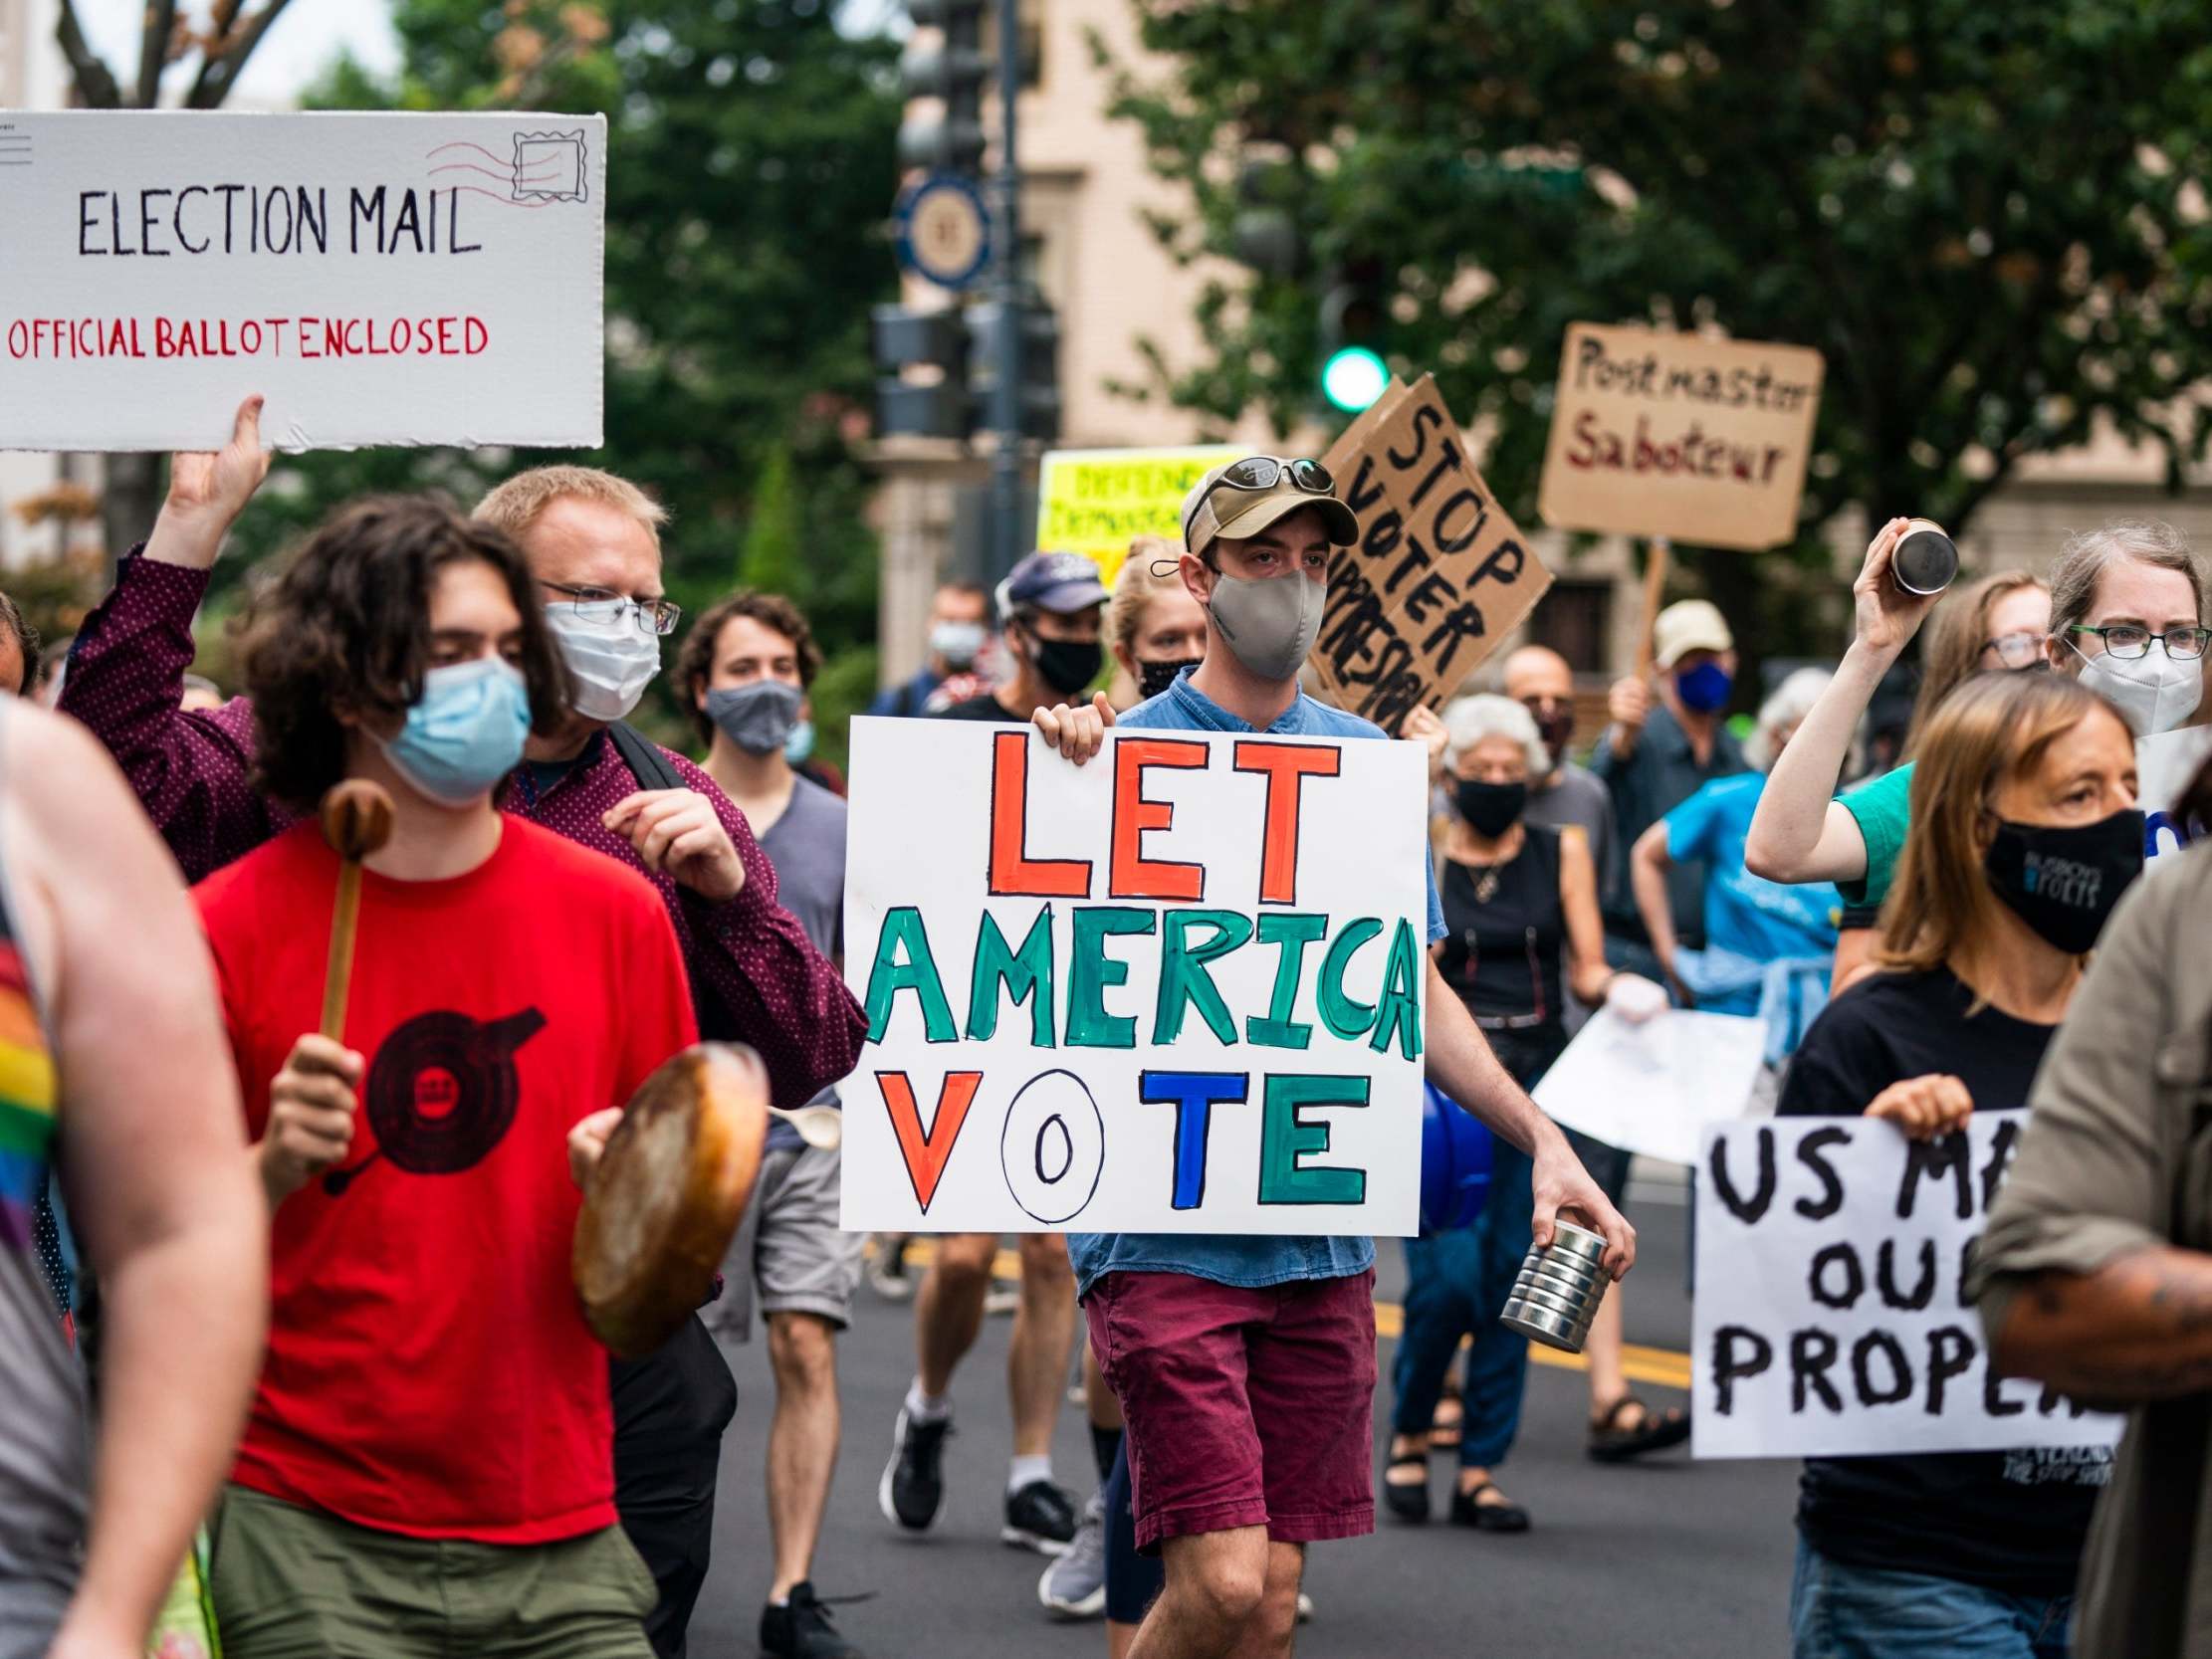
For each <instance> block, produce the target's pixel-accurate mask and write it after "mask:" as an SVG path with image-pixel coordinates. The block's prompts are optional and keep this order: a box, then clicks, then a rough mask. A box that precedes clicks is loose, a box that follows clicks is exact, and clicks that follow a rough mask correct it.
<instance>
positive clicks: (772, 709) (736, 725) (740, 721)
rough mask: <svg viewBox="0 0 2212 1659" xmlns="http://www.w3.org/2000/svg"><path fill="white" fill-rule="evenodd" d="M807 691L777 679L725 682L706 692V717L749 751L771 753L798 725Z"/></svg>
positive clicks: (750, 752)
mask: <svg viewBox="0 0 2212 1659" xmlns="http://www.w3.org/2000/svg"><path fill="white" fill-rule="evenodd" d="M805 696H806V694H805V693H803V692H801V691H800V690H799V689H798V688H797V687H796V686H786V685H785V684H783V682H782V681H780V680H756V681H754V682H753V683H752V684H751V685H750V686H724V687H721V688H720V689H718V690H715V691H711V692H709V693H708V694H707V719H709V720H711V721H713V722H714V723H715V725H716V726H717V727H719V728H720V729H721V732H722V734H723V735H724V736H725V737H727V738H729V739H730V741H732V742H733V743H736V744H737V745H738V747H740V748H742V749H744V750H745V751H746V753H748V754H774V752H775V751H776V750H778V749H780V748H781V747H782V746H783V744H784V741H785V740H786V739H787V738H788V737H789V736H790V734H791V727H793V726H796V725H798V706H799V704H800V703H802V702H803V701H804V700H805Z"/></svg>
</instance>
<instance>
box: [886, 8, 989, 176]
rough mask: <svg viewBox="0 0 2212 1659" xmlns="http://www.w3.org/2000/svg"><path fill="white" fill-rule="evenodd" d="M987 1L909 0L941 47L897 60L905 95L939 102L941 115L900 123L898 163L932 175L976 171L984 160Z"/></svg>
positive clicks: (916, 16)
mask: <svg viewBox="0 0 2212 1659" xmlns="http://www.w3.org/2000/svg"><path fill="white" fill-rule="evenodd" d="M984 4H985V0H908V5H907V10H908V12H909V13H910V14H912V16H913V18H914V21H915V22H916V23H922V24H931V25H934V26H935V27H936V28H937V29H938V30H939V31H941V33H942V35H943V40H942V42H941V43H940V44H937V45H933V46H924V45H916V46H910V47H909V48H908V49H907V52H906V56H905V57H904V58H902V59H901V60H900V62H899V79H900V82H901V84H902V86H903V88H904V90H905V93H906V96H907V97H908V98H909V99H910V100H911V99H917V98H930V99H936V100H939V101H940V102H941V103H942V104H943V106H944V107H943V112H942V113H940V114H911V113H910V114H909V115H908V116H907V117H906V119H905V120H903V121H901V122H900V123H899V164H900V165H901V166H903V167H926V168H929V169H930V170H932V171H934V172H953V173H974V172H977V171H979V170H980V169H981V168H982V166H983V161H984V84H985V82H987V81H988V80H990V78H991V60H990V59H989V58H987V57H986V56H985V55H984V49H983V38H984Z"/></svg>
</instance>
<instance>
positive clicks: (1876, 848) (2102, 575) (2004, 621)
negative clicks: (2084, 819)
mask: <svg viewBox="0 0 2212 1659" xmlns="http://www.w3.org/2000/svg"><path fill="white" fill-rule="evenodd" d="M1904 526H1905V520H1903V519H1901V518H1892V519H1891V520H1890V521H1889V522H1888V523H1886V524H1884V525H1883V526H1882V527H1881V529H1880V532H1879V533H1878V534H1877V535H1876V536H1875V538H1874V541H1873V543H1872V544H1871V545H1870V546H1869V547H1868V549H1867V562H1866V565H1865V566H1864V568H1862V569H1861V571H1860V573H1859V579H1858V581H1857V582H1855V583H1854V584H1853V586H1852V591H1853V594H1854V596H1855V597H1856V599H1857V601H1858V624H1859V626H1858V633H1857V635H1856V637H1855V638H1854V639H1853V641H1852V644H1851V649H1850V650H1849V651H1848V652H1846V653H1845V656H1844V661H1843V665H1842V667H1841V668H1840V669H1839V670H1838V671H1837V675H1836V680H1835V683H1834V684H1833V685H1832V686H1831V687H1830V688H1829V693H1828V695H1827V696H1826V697H1824V698H1823V699H1822V700H1821V702H1820V704H1819V705H1818V706H1817V707H1816V708H1815V709H1814V711H1813V713H1812V714H1811V715H1810V716H1809V717H1808V718H1807V719H1806V722H1805V725H1804V726H1803V728H1802V729H1801V730H1800V731H1799V733H1798V739H1797V741H1796V742H1794V743H1792V744H1791V745H1790V749H1789V752H1788V753H1787V754H1785V755H1784V756H1783V757H1782V759H1781V760H1780V761H1779V762H1778V763H1777V764H1776V766H1775V768H1774V775H1773V777H1772V778H1771V779H1769V781H1768V784H1767V790H1766V793H1765V795H1764V796H1763V797H1761V799H1760V802H1759V810H1758V813H1757V815H1756V816H1755V817H1754V818H1753V819H1752V823H1751V835H1750V839H1749V840H1748V841H1747V842H1746V844H1745V848H1744V857H1745V862H1746V863H1747V864H1748V865H1749V866H1750V868H1751V869H1752V870H1753V871H1754V872H1755V873H1757V874H1758V875H1761V876H1764V877H1766V878H1767V879H1768V880H1770V881H1777V882H1820V881H1829V882H1835V883H1836V884H1837V885H1838V886H1839V887H1840V888H1841V890H1842V892H1843V896H1844V902H1845V904H1846V906H1847V910H1850V909H1859V910H1860V911H1861V914H1865V912H1866V911H1871V910H1873V909H1875V908H1877V907H1879V906H1880V904H1881V902H1882V899H1883V898H1884V896H1885V895H1886V894H1887V893H1888V890H1889V882H1890V877H1891V875H1892V874H1893V872H1894V871H1895V868H1896V862H1897V857H1898V854H1899V852H1900V851H1901V850H1902V848H1903V846H1904V838H1905V832H1906V828H1907V824H1908V821H1909V816H1910V807H1909V791H1910V788H1911V780H1912V767H1911V765H1910V764H1906V765H1903V766H1899V767H1898V768H1897V769H1896V770H1895V771H1893V772H1890V773H1888V774H1887V775H1885V776H1883V777H1880V778H1878V779H1876V780H1875V781H1874V782H1873V783H1870V784H1868V785H1866V786H1865V787H1864V788H1862V789H1858V790H1855V791H1853V792H1852V793H1851V794H1849V795H1846V796H1844V797H1843V798H1842V799H1841V800H1838V799H1835V798H1834V796H1835V792H1836V782H1837V778H1838V775H1839V774H1840V773H1841V772H1842V770H1843V765H1844V757H1845V755H1846V754H1847V753H1848V752H1849V750H1850V747H1851V739H1852V733H1853V732H1854V730H1855V729H1856V728H1857V726H1858V723H1859V719H1860V716H1861V715H1862V714H1864V713H1865V711H1866V707H1867V704H1868V702H1869V701H1871V700H1872V698H1873V696H1874V692H1875V688H1876V687H1877V686H1878V685H1879V684H1880V679H1881V676H1882V675H1883V673H1885V672H1886V671H1887V669H1888V667H1889V665H1890V664H1891V663H1893V662H1895V661H1896V659H1897V656H1898V655H1899V654H1900V653H1901V652H1902V651H1903V649H1904V647H1905V645H1906V643H1907V642H1909V641H1910V639H1911V638H1912V635H1913V633H1914V632H1915V631H1916V630H1917V629H1918V627H1919V625H1920V623H1921V622H1922V621H1923V620H1924V619H1925V618H1926V616H1927V613H1928V612H1929V611H1930V610H1931V609H1933V608H1934V605H1935V603H1936V601H1935V599H1934V598H1932V597H1929V598H1921V597H1918V596H1915V595H1913V594H1909V593H1906V592H1905V591H1904V590H1903V589H1901V588H1899V587H1898V586H1897V585H1896V584H1895V583H1894V582H1893V581H1891V580H1890V577H1889V559H1890V556H1891V554H1892V553H1893V552H1894V551H1895V549H1896V544H1897V542H1898V541H1899V540H1900V539H1901V538H1902V536H1903V533H1904ZM2033 591H2034V590H2033V589H2030V588H2028V587H2025V586H2022V587H2017V588H2013V589H2010V590H2007V591H2006V592H2005V593H2002V594H1998V595H1994V596H1993V595H1992V594H1991V593H1989V592H1988V591H1987V590H1986V589H1985V588H1983V587H1981V586H1979V585H1977V586H1976V587H1972V588H1968V589H1966V590H1964V592H1962V593H1961V595H1960V597H1959V599H1958V600H1953V601H1951V603H1952V604H1958V605H1959V608H1960V610H1961V612H1964V611H1966V610H1967V609H1968V605H1967V604H1964V603H1961V601H1966V600H1971V602H1972V605H1973V607H1974V608H1975V609H1976V610H1977V611H1978V610H1979V608H1980V607H1982V606H1985V605H1986V606H1987V607H1988V609H1987V612H1986V617H1985V618H1984V619H1983V620H1982V621H1981V623H1980V626H1979V627H1978V628H1972V629H1964V628H1962V629H1961V631H1960V633H1959V634H1957V635H1955V636H1954V635H1950V634H1949V633H1948V631H1946V634H1945V635H1943V636H1939V637H1938V639H1937V642H1936V643H1935V644H1934V645H1931V647H1930V650H1929V653H1928V663H1927V674H1926V676H1925V678H1924V679H1923V681H1922V685H1921V691H1920V710H1919V712H1918V713H1916V715H1915V717H1914V722H1913V726H1914V731H1915V733H1917V731H1918V730H1919V729H1920V727H1921V726H1924V724H1925V723H1926V721H1927V720H1928V719H1929V718H1930V717H1931V716H1932V713H1933V711H1934V710H1935V709H1936V708H1937V707H1939V706H1940V705H1941V703H1942V702H1943V700H1944V699H1945V698H1946V697H1947V696H1948V695H1949V694H1950V692H1951V691H1952V690H1953V689H1954V688H1955V686H1956V684H1957V681H1956V680H1953V681H1950V682H1949V683H1944V682H1942V681H1940V680H1939V679H1938V675H1939V674H1954V673H1955V674H1957V675H1959V676H1960V678H1965V677H1969V676H1971V675H1972V674H1974V673H1977V672H1990V671H1993V670H2011V671H2015V672H2026V671H2031V670H2034V669H2038V668H2042V667H2046V666H2048V667H2050V668H2052V669H2055V670H2056V671H2057V672H2059V673H2061V674H2067V675H2080V676H2081V677H2082V680H2083V683H2084V684H2085V685H2087V686H2089V687H2090V688H2091V689H2092V690H2094V691H2097V692H2099V693H2101V695H2103V696H2104V697H2106V698H2108V699H2109V700H2110V701H2111V702H2112V703H2113V704H2114V706H2115V707H2117V708H2118V709H2119V710H2120V712H2121V714H2122V715H2123V716H2125V717H2126V719H2127V722H2128V726H2129V727H2130V728H2131V729H2132V730H2133V731H2134V733H2135V735H2137V736H2138V737H2139V736H2144V735H2147V734H2149V733H2150V732H2153V731H2164V730H2171V729H2173V728H2174V727H2175V726H2185V725H2189V724H2192V723H2193V722H2194V721H2195V720H2196V709H2197V705H2198V703H2199V702H2200V701H2201V694H2202V690H2203V664H2202V658H2203V654H2204V644H2205V637H2206V635H2205V629H2204V627H2203V626H2202V623H2203V615H2204V577H2203V574H2202V572H2201V571H2200V570H2199V569H2198V567H2197V564H2196V561H2195V559H2194V557H2193V556H2192V555H2191V554H2190V552H2189V549H2188V545H2187V543H2186V542H2185V541H2183V539H2182V538H2181V536H2180V534H2179V532H2177V531H2176V530H2174V529H2173V528H2172V527H2170V526H2169V525H2165V524H2157V523H2117V524H2108V525H2106V526H2105V527H2104V528H2102V529H2099V530H2093V531H2090V532H2088V533H2087V534H2084V535H2079V536H2077V537H2075V538H2074V540H2073V541H2072V542H2071V543H2070V544H2069V545H2068V547H2067V549H2066V551H2065V552H2064V553H2063V554H2062V555H2061V556H2060V558H2059V561H2058V563H2057V564H2056V565H2055V566H2054V567H2053V568H2052V571H2051V585H2050V617H2049V620H2048V622H2047V623H2046V624H2045V625H2044V628H2043V631H2044V632H2045V633H2046V635H2047V636H2048V637H2047V639H2046V642H2045V645H2044V649H2043V651H2042V652H2041V653H2037V654H2030V653H2027V652H2025V651H2024V650H2023V649H2022V644H2021V641H2020V640H2019V638H2018V637H2017V636H2018V635H2020V634H2022V633H2033V632H2035V631H2037V630H2036V623H2035V620H2034V612H2035V607H2036V601H2035V600H2034V599H2032V598H2030V597H2028V595H2029V594H2031V593H2032V592H2033ZM1944 614H1945V616H1946V617H1948V616H1949V615H1950V614H1952V613H1951V612H1950V610H1949V608H1948V606H1946V609H1945V613H1944ZM1977 634H1978V635H1979V638H1978V639H1977V638H1976V636H1977ZM1947 638H1948V639H1955V641H1956V642H1957V643H1956V644H1955V645H1953V646H1951V647H1949V648H1944V645H1943V641H1944V640H1945V639H1947ZM1968 645H1973V646H1975V647H1976V649H1974V650H1973V652H1972V654H1971V655H1970V656H1969V655H1968V654H1967V651H1966V647H1967V646H1968ZM1963 665H1970V666H1963ZM1912 752H1913V751H1912V749H1911V747H1910V746H1909V745H1908V746H1907V749H1906V755H1907V758H1908V760H1909V757H1910V755H1911V754H1912ZM1847 920H1848V916H1847ZM1853 932H1854V933H1857V934H1858V937H1859V938H1861V939H1864V938H1867V937H1870V936H1871V935H1870V934H1868V933H1864V932H1861V931H1858V930H1854V931H1853ZM1847 936H1848V935H1847ZM1863 960H1864V951H1863V949H1859V948H1854V947H1853V946H1852V945H1851V944H1847V945H1845V946H1843V947H1840V948H1839V949H1838V951H1837V960H1836V982H1837V984H1838V985H1839V986H1841V985H1843V984H1844V983H1847V982H1848V980H1849V977H1850V975H1851V973H1852V972H1853V971H1855V970H1856V967H1857V966H1858V964H1859V963H1861V962H1862V961H1863Z"/></svg>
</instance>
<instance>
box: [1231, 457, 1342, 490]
mask: <svg viewBox="0 0 2212 1659" xmlns="http://www.w3.org/2000/svg"><path fill="white" fill-rule="evenodd" d="M1285 479H1288V480H1289V482H1290V487H1291V488H1292V489H1293V490H1303V491H1304V492H1305V493H1306V494H1307V495H1309V496H1333V495H1335V494H1336V480H1335V479H1333V478H1331V477H1330V476H1329V469H1328V468H1326V467H1324V466H1322V465H1321V463H1320V462H1318V461H1286V460H1284V459H1283V458H1282V457H1281V456H1279V455H1253V456H1247V457H1246V458H1245V459H1244V460H1242V461H1231V462H1230V463H1229V464H1228V465H1227V466H1226V467H1224V468H1222V469H1221V476H1220V477H1219V478H1217V479H1216V480H1215V481H1214V486H1213V489H1210V490H1208V491H1207V495H1208V496H1209V497H1212V495H1213V494H1214V491H1215V490H1272V489H1274V487H1275V486H1276V485H1278V484H1280V483H1282V482H1283V481H1284V480H1285Z"/></svg>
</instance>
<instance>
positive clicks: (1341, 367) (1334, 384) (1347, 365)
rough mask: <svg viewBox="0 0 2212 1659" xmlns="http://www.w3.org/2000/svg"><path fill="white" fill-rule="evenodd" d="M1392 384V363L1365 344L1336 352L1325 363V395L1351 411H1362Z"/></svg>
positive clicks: (1349, 412)
mask: <svg viewBox="0 0 2212 1659" xmlns="http://www.w3.org/2000/svg"><path fill="white" fill-rule="evenodd" d="M1389 386H1390V368H1389V365H1387V364H1386V363H1385V362H1384V361H1383V359H1382V358H1380V357H1378V356H1377V355H1376V354H1375V353H1374V352H1372V351H1370V350H1368V348H1367V347H1366V346H1364V345H1347V346H1345V347H1343V348H1342V349H1341V350H1337V351H1332V352H1330V353H1329V360H1328V361H1327V362H1326V363H1324V364H1323V365H1322V366H1321V395H1322V396H1323V397H1325V398H1327V399H1328V400H1329V401H1330V402H1331V403H1333V404H1335V405H1336V406H1337V407H1338V408H1339V409H1342V410H1344V411H1345V412H1346V413H1347V414H1353V415H1356V414H1358V413H1359V412H1360V411H1361V410H1362V409H1365V408H1367V407H1368V406H1369V405H1371V404H1373V403H1374V401H1375V400H1376V399H1377V398H1379V397H1381V396H1382V395H1383V393H1384V392H1385V391H1386V390H1388V389H1389Z"/></svg>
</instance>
